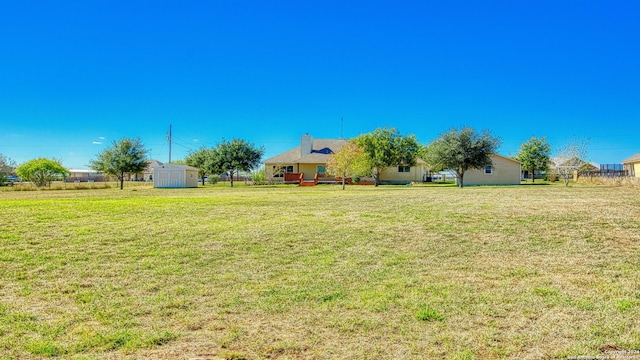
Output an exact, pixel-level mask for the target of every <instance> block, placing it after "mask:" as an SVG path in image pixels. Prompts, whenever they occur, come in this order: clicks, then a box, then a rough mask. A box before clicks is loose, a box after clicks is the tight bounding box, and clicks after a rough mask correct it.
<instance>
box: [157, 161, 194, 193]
mask: <svg viewBox="0 0 640 360" xmlns="http://www.w3.org/2000/svg"><path fill="white" fill-rule="evenodd" d="M153 187H154V188H188V187H198V168H194V167H192V166H187V165H180V164H162V165H158V166H156V167H154V168H153Z"/></svg>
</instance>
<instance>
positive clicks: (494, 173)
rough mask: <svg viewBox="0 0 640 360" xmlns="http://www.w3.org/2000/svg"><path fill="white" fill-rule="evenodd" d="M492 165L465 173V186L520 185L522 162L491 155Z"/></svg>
mask: <svg viewBox="0 0 640 360" xmlns="http://www.w3.org/2000/svg"><path fill="white" fill-rule="evenodd" d="M490 157H491V162H492V165H487V166H485V167H484V168H482V169H472V170H468V171H466V172H465V173H464V179H463V181H464V186H473V185H519V184H520V175H521V172H520V171H521V165H520V162H519V161H517V160H514V159H511V158H508V157H505V156H502V155H498V154H491V155H490Z"/></svg>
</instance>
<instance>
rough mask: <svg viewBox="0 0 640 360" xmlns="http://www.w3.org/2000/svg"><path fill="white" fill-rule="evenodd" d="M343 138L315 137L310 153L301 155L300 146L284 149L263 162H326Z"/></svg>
mask: <svg viewBox="0 0 640 360" xmlns="http://www.w3.org/2000/svg"><path fill="white" fill-rule="evenodd" d="M346 143H347V140H345V139H315V140H313V146H312V150H311V154H307V155H305V156H301V154H300V146H297V147H295V148H293V149H291V150H288V151H285V152H283V153H282V154H280V155H276V156H274V157H272V158H270V159H267V160H265V161H264V163H265V164H323V163H326V162H327V159H329V156H331V154H332V153H335V152H337V151H338V150H340V149H341V148H342V147H343V146H344V144H346Z"/></svg>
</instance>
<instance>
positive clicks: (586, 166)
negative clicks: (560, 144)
mask: <svg viewBox="0 0 640 360" xmlns="http://www.w3.org/2000/svg"><path fill="white" fill-rule="evenodd" d="M549 162H550V164H549V165H550V166H549V167H550V168H551V169H555V168H562V167H568V168H571V169H578V170H580V171H594V170H598V169H600V164H597V163H594V162H588V161H584V160H582V159H579V158H577V157H571V158H569V157H560V156H559V157H554V158H551V159H550V161H549Z"/></svg>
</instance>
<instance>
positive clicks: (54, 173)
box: [16, 158, 69, 187]
mask: <svg viewBox="0 0 640 360" xmlns="http://www.w3.org/2000/svg"><path fill="white" fill-rule="evenodd" d="M16 174H18V176H19V177H21V178H22V179H23V180H27V181H31V182H32V183H34V184H35V185H36V186H38V187H41V186H45V185H49V186H51V182H52V181H53V180H55V179H57V178H59V177H67V176H68V175H69V170H67V168H65V167H64V166H62V164H61V162H60V161H59V160H53V159H46V158H39V159H33V160H30V161H27V162H26V163H24V164H22V165H20V166H18V168H17V169H16Z"/></svg>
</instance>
